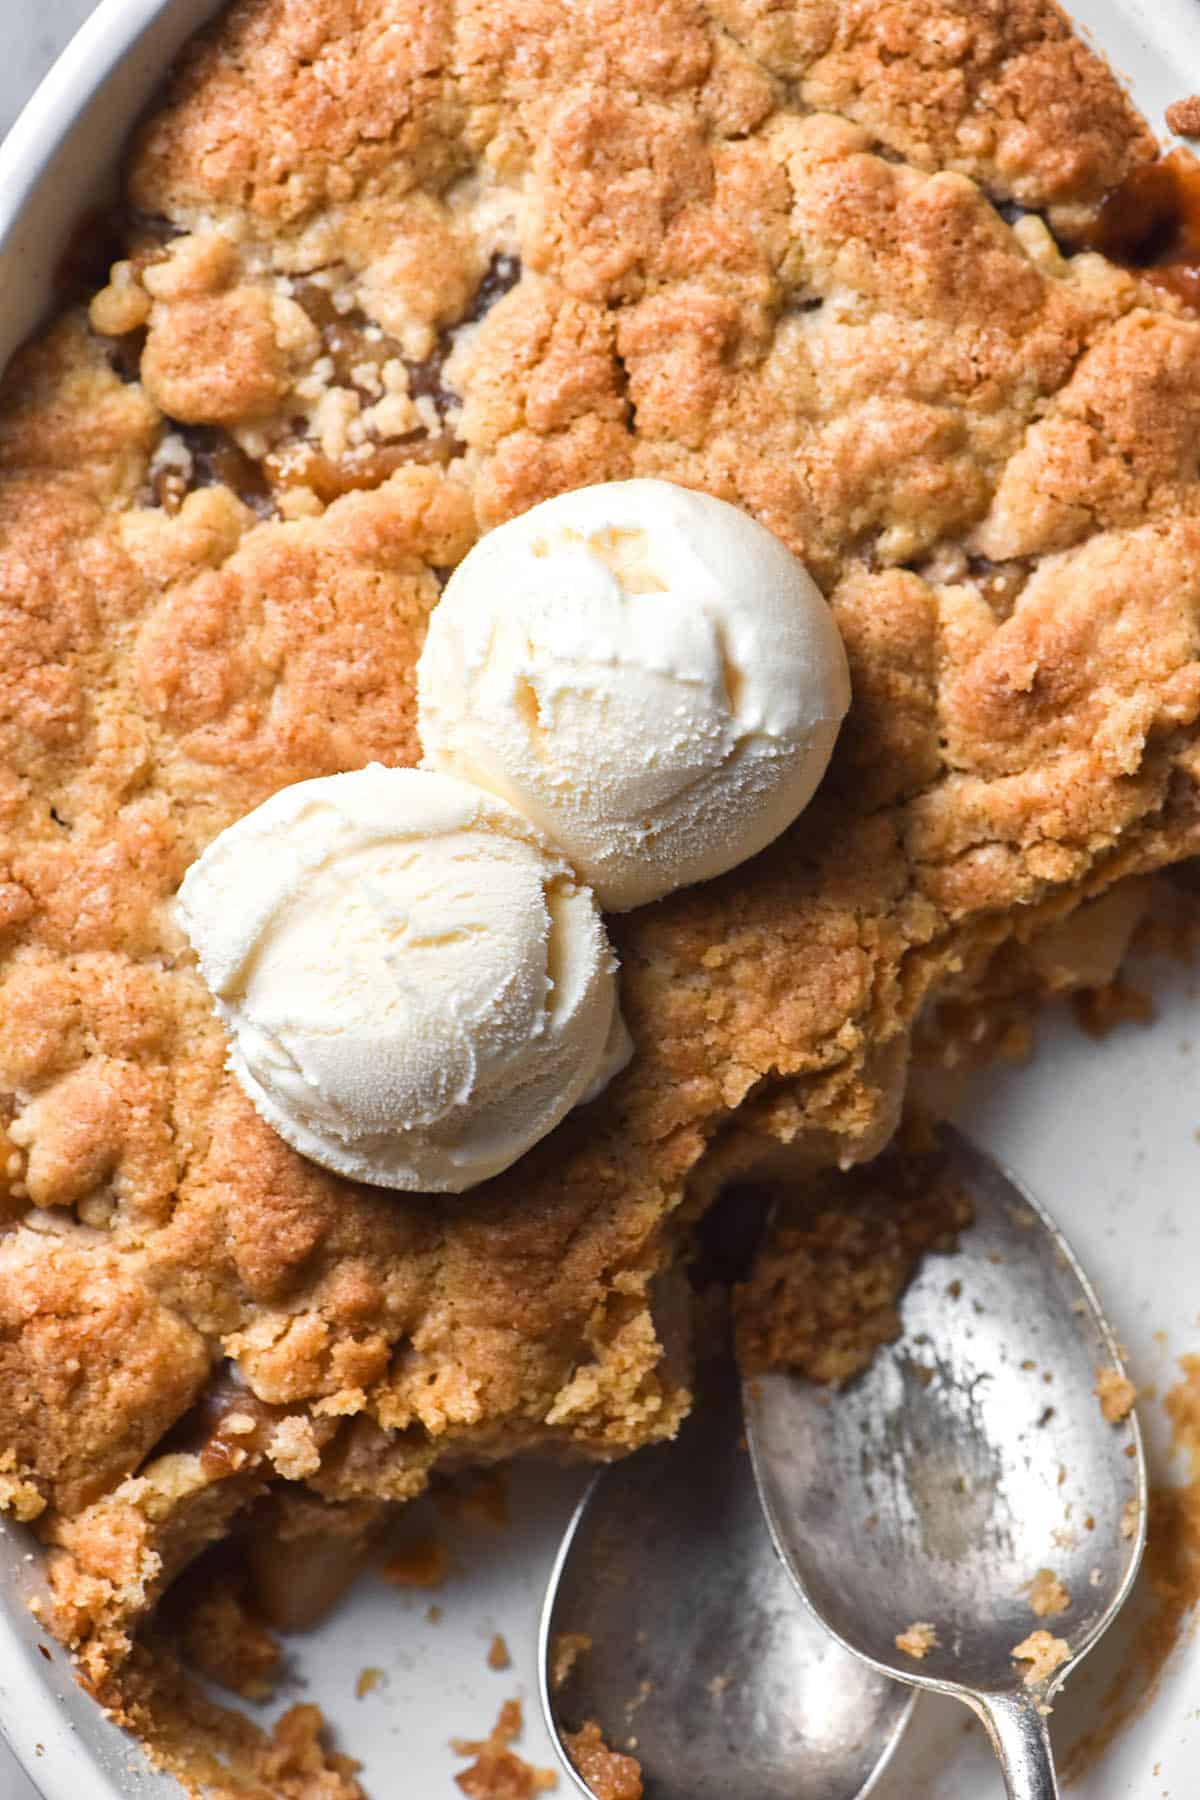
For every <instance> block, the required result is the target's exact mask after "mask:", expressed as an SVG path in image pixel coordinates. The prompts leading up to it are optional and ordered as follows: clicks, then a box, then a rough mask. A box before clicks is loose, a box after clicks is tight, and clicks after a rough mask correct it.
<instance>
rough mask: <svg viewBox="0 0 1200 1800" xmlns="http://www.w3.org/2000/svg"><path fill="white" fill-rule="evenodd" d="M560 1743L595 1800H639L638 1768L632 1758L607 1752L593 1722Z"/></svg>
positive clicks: (640, 1772)
mask: <svg viewBox="0 0 1200 1800" xmlns="http://www.w3.org/2000/svg"><path fill="white" fill-rule="evenodd" d="M563 1743H564V1745H565V1746H566V1750H567V1755H568V1756H569V1757H570V1758H571V1761H572V1763H573V1764H574V1766H575V1768H576V1769H578V1771H579V1773H580V1775H581V1776H582V1777H583V1779H584V1781H585V1782H586V1783H587V1785H588V1787H589V1788H590V1789H591V1791H592V1793H593V1794H594V1795H595V1796H596V1800H642V1795H643V1794H644V1793H645V1788H644V1786H643V1783H642V1770H641V1765H640V1764H639V1763H638V1761H637V1760H636V1758H635V1757H632V1756H625V1755H623V1754H622V1753H621V1752H620V1751H618V1750H610V1749H609V1747H608V1745H607V1744H606V1743H605V1741H604V1734H603V1732H602V1731H601V1729H600V1727H599V1725H597V1723H596V1721H595V1719H589V1720H588V1721H587V1723H586V1724H585V1725H583V1726H581V1728H580V1729H579V1730H578V1731H572V1732H568V1733H567V1735H566V1736H565V1737H564V1738H563Z"/></svg>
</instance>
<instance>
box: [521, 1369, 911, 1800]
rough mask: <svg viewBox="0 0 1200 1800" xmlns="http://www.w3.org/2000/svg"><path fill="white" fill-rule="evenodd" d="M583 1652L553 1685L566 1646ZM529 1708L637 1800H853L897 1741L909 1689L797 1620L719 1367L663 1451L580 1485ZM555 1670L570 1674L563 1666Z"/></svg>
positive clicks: (802, 1614) (730, 1384) (728, 1380)
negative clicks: (595, 1737)
mask: <svg viewBox="0 0 1200 1800" xmlns="http://www.w3.org/2000/svg"><path fill="white" fill-rule="evenodd" d="M568 1635H569V1636H570V1637H571V1638H573V1639H575V1640H576V1641H578V1639H580V1638H583V1639H586V1640H590V1644H589V1645H588V1647H586V1648H584V1649H583V1650H582V1651H581V1653H580V1654H578V1655H577V1656H576V1657H575V1660H574V1662H573V1665H572V1667H571V1671H570V1674H569V1675H568V1676H567V1678H566V1680H565V1681H562V1682H561V1683H560V1684H559V1685H557V1686H556V1684H555V1680H554V1670H555V1664H556V1662H557V1661H559V1660H560V1657H561V1640H562V1639H563V1638H564V1637H566V1636H568ZM540 1660H541V1669H542V1702H543V1706H544V1708H545V1713H546V1718H547V1721H548V1723H549V1726H550V1730H551V1734H552V1735H553V1736H554V1738H555V1739H556V1741H557V1742H558V1744H559V1747H560V1750H562V1751H563V1760H564V1764H565V1766H566V1768H567V1770H568V1772H569V1776H570V1780H571V1782H572V1784H573V1791H575V1792H577V1793H581V1794H589V1793H590V1792H591V1791H592V1790H591V1789H590V1788H589V1787H588V1786H587V1785H586V1783H585V1782H584V1781H583V1780H582V1779H581V1778H580V1777H579V1775H578V1774H577V1773H576V1771H575V1770H574V1768H573V1766H572V1765H571V1763H570V1760H569V1758H568V1757H567V1756H566V1753H565V1749H564V1747H563V1742H562V1740H563V1738H564V1736H565V1735H566V1734H567V1733H569V1732H572V1731H575V1730H578V1729H579V1728H580V1727H581V1726H582V1725H583V1724H584V1723H585V1722H587V1721H589V1720H595V1721H596V1722H597V1723H598V1724H599V1725H600V1727H601V1729H602V1730H603V1732H604V1735H605V1738H606V1740H607V1742H608V1744H609V1745H610V1746H611V1747H612V1748H613V1749H616V1750H622V1751H623V1750H628V1751H629V1752H630V1754H632V1755H634V1756H636V1758H637V1760H638V1761H639V1762H640V1764H641V1767H642V1772H643V1776H644V1779H645V1783H646V1794H647V1796H648V1797H649V1800H730V1796H731V1795H737V1796H739V1797H740V1800H854V1797H855V1796H859V1795H865V1794H866V1793H867V1792H868V1791H869V1790H870V1788H872V1787H873V1786H874V1783H875V1777H876V1775H877V1774H878V1773H879V1772H880V1771H881V1769H882V1767H883V1765H884V1764H885V1763H886V1761H887V1759H888V1757H889V1756H890V1754H891V1752H892V1750H893V1748H894V1747H895V1745H896V1743H897V1742H898V1740H899V1738H900V1735H901V1733H902V1732H903V1730H904V1726H905V1724H906V1723H907V1720H908V1717H909V1714H910V1712H911V1710H912V1703H913V1699H914V1696H913V1694H912V1693H911V1691H910V1690H909V1689H907V1688H904V1687H901V1686H899V1685H898V1684H897V1683H896V1682H893V1681H889V1680H888V1679H887V1678H886V1677H885V1676H883V1675H881V1674H879V1673H877V1672H876V1671H875V1670H874V1669H871V1668H868V1666H867V1665H866V1664H865V1663H864V1662H862V1661H861V1660H860V1659H859V1658H858V1657H856V1656H852V1655H850V1654H849V1652H848V1651H846V1650H844V1649H843V1648H842V1646H841V1645H840V1644H838V1643H835V1641H834V1640H833V1638H831V1637H830V1636H829V1634H828V1633H827V1632H826V1631H824V1630H823V1629H822V1628H821V1626H820V1625H818V1624H817V1622H816V1621H815V1619H813V1618H812V1616H811V1614H810V1613H809V1612H808V1610H807V1609H806V1608H805V1607H804V1606H803V1605H802V1604H801V1603H800V1601H799V1599H798V1598H797V1595H796V1590H795V1588H794V1586H793V1584H792V1581H791V1578H790V1576H789V1575H788V1573H787V1571H786V1569H785V1568H784V1566H783V1564H782V1563H781V1561H780V1560H779V1558H778V1556H777V1555H776V1553H775V1550H774V1548H773V1546H772V1543H771V1539H770V1536H769V1534H768V1531H767V1527H766V1523H765V1521H764V1518H763V1514H762V1508H761V1506H760V1504H759V1499H758V1494H757V1491H756V1489H755V1484H754V1474H753V1470H752V1468H751V1464H750V1458H749V1455H748V1454H747V1452H746V1446H745V1438H744V1436H743V1429H742V1417H741V1409H740V1406H739V1402H738V1391H737V1382H736V1378H735V1376H734V1374H733V1371H732V1369H731V1368H728V1367H727V1368H724V1369H717V1368H714V1369H712V1370H708V1371H705V1379H704V1383H703V1391H702V1393H701V1395H700V1399H699V1401H698V1404H697V1406H696V1409H695V1412H694V1414H693V1416H692V1418H691V1419H689V1421H688V1422H687V1424H686V1425H685V1426H684V1428H683V1430H682V1432H681V1433H680V1436H679V1438H678V1439H677V1440H676V1441H675V1443H673V1444H663V1445H660V1446H658V1447H656V1448H654V1449H650V1450H643V1451H641V1452H639V1454H638V1455H637V1456H635V1457H632V1458H630V1460H629V1461H628V1462H623V1463H618V1464H617V1465H616V1466H615V1467H613V1468H611V1469H608V1470H605V1471H604V1473H602V1474H601V1475H599V1476H598V1477H597V1478H596V1480H595V1481H594V1482H593V1484H592V1486H591V1487H590V1489H589V1490H588V1492H587V1494H586V1495H585V1496H584V1499H583V1501H582V1503H581V1505H580V1507H579V1509H578V1511H577V1512H576V1515H575V1518H574V1520H573V1521H572V1523H571V1525H570V1527H569V1528H568V1531H567V1534H566V1537H565V1539H564V1542H563V1545H562V1549H561V1550H560V1552H559V1556H558V1561H557V1564H556V1566H555V1569H554V1573H553V1575H552V1576H551V1579H550V1586H549V1591H548V1593H547V1597H546V1604H545V1609H544V1612H543V1616H542V1632H541V1659H540ZM562 1660H565V1659H562Z"/></svg>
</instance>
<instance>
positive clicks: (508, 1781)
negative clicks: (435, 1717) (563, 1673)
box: [451, 1700, 558, 1800]
mask: <svg viewBox="0 0 1200 1800" xmlns="http://www.w3.org/2000/svg"><path fill="white" fill-rule="evenodd" d="M523 1728H524V1720H523V1718H522V1713H521V1702H520V1701H519V1700H506V1701H505V1702H504V1705H503V1706H502V1707H501V1708H500V1716H499V1718H498V1719H497V1720H496V1723H495V1725H494V1726H493V1727H492V1730H491V1732H490V1734H489V1735H488V1736H487V1737H486V1738H483V1739H480V1740H473V1739H462V1738H456V1739H455V1740H454V1742H453V1744H452V1745H451V1748H452V1749H453V1751H454V1753H455V1755H456V1756H473V1757H474V1758H475V1761H474V1762H473V1763H472V1764H471V1767H470V1768H469V1769H464V1770H463V1771H462V1773H461V1774H459V1775H456V1776H455V1777H454V1780H455V1783H456V1784H457V1786H458V1787H460V1788H461V1789H462V1791H463V1793H464V1794H466V1795H468V1796H469V1800H533V1797H534V1795H536V1794H543V1793H546V1792H548V1790H549V1789H551V1788H556V1787H557V1786H558V1776H557V1775H556V1774H555V1772H554V1770H553V1769H535V1768H534V1767H533V1765H532V1764H531V1763H527V1762H526V1761H525V1760H524V1758H523V1757H520V1756H518V1755H517V1753H516V1751H515V1750H513V1749H512V1748H511V1747H510V1746H511V1745H512V1744H513V1742H514V1740H515V1739H517V1738H519V1737H520V1735H521V1732H522V1730H523Z"/></svg>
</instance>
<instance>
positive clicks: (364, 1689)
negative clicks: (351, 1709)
mask: <svg viewBox="0 0 1200 1800" xmlns="http://www.w3.org/2000/svg"><path fill="white" fill-rule="evenodd" d="M386 1680H387V1676H386V1675H385V1674H384V1672H383V1670H382V1669H375V1668H365V1669H360V1670H359V1671H358V1680H357V1681H356V1682H355V1683H354V1695H355V1698H356V1699H357V1700H365V1699H366V1697H367V1695H368V1694H373V1693H374V1692H375V1689H376V1688H377V1687H382V1686H383V1683H384V1682H385V1681H386Z"/></svg>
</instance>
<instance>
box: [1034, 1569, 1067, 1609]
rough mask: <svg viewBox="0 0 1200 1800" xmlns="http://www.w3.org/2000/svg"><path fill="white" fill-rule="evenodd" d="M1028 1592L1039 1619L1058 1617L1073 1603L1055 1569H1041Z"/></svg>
mask: <svg viewBox="0 0 1200 1800" xmlns="http://www.w3.org/2000/svg"><path fill="white" fill-rule="evenodd" d="M1026 1592H1027V1593H1028V1595H1029V1606H1030V1610H1031V1612H1033V1613H1034V1614H1035V1615H1036V1616H1037V1617H1038V1618H1039V1619H1056V1618H1057V1617H1058V1616H1059V1614H1060V1613H1065V1612H1066V1610H1067V1608H1068V1607H1069V1606H1070V1604H1071V1596H1070V1594H1069V1593H1068V1592H1067V1590H1066V1588H1065V1587H1064V1586H1063V1584H1062V1582H1061V1581H1060V1580H1059V1578H1058V1576H1057V1575H1056V1574H1055V1573H1054V1570H1053V1569H1039V1570H1038V1572H1037V1574H1036V1575H1035V1576H1034V1578H1033V1580H1032V1581H1031V1582H1030V1583H1029V1586H1028V1588H1027V1589H1026Z"/></svg>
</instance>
